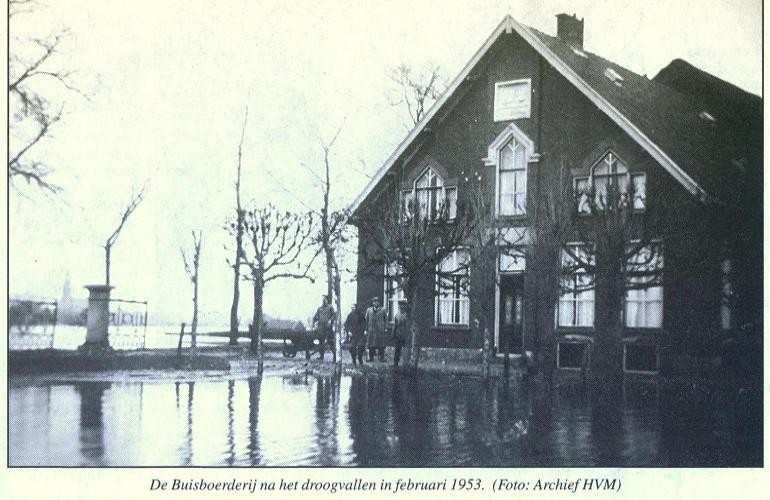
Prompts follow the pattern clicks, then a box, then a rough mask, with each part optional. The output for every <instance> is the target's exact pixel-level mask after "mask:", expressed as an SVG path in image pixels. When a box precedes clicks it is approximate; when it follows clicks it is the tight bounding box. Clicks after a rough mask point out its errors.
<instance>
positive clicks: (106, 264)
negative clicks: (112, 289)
mask: <svg viewBox="0 0 770 500" xmlns="http://www.w3.org/2000/svg"><path fill="white" fill-rule="evenodd" d="M111 250H112V245H109V244H108V245H105V246H104V284H105V285H107V286H110V251H111Z"/></svg>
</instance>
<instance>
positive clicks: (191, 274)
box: [179, 231, 203, 356]
mask: <svg viewBox="0 0 770 500" xmlns="http://www.w3.org/2000/svg"><path fill="white" fill-rule="evenodd" d="M192 238H193V254H192V262H190V261H189V259H188V258H187V253H186V252H185V251H184V249H183V248H180V249H179V251H180V253H181V254H182V262H183V263H184V270H185V272H186V273H187V277H188V278H190V282H191V283H192V286H193V297H192V302H193V315H192V323H191V325H190V353H191V354H192V355H193V356H194V355H195V351H196V348H197V345H196V344H197V342H196V339H197V333H198V283H199V276H200V264H201V244H202V243H203V232H202V231H198V232H197V233H196V232H195V231H193V232H192ZM182 328H183V329H184V327H182ZM180 339H181V336H180ZM180 345H181V344H180Z"/></svg>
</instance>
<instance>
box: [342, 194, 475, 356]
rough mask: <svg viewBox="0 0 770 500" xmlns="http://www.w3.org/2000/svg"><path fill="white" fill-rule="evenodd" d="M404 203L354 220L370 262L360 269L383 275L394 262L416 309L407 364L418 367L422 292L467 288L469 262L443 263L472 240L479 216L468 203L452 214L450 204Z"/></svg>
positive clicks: (401, 285) (399, 280) (396, 277)
mask: <svg viewBox="0 0 770 500" xmlns="http://www.w3.org/2000/svg"><path fill="white" fill-rule="evenodd" d="M396 192H397V193H398V190H396ZM396 196H397V195H396ZM401 208H402V209H401V210H399V204H397V203H395V204H390V205H387V206H382V207H372V208H369V209H368V210H365V211H363V212H361V213H360V214H357V215H356V218H355V220H354V221H353V223H354V224H355V225H356V227H357V228H358V235H359V239H361V240H363V245H362V246H361V251H362V252H363V255H364V262H365V263H366V264H365V265H364V266H363V268H362V269H360V270H359V273H361V274H365V275H370V276H375V277H377V278H382V277H383V274H384V272H383V271H384V269H385V267H386V266H388V267H389V268H391V269H393V270H394V273H393V275H391V276H390V278H392V279H394V280H395V281H396V282H397V285H398V288H400V289H401V290H403V292H404V297H405V299H406V301H407V303H408V305H409V306H410V307H409V310H410V311H412V313H411V315H410V318H409V323H410V334H411V335H410V337H411V338H410V342H409V348H408V349H407V350H406V353H405V354H406V356H405V358H406V359H405V364H406V365H412V366H413V367H417V365H418V363H419V351H420V344H419V337H420V334H419V331H418V329H419V327H418V323H417V321H416V319H415V314H416V311H417V310H418V309H417V302H418V297H419V296H421V295H426V294H427V295H428V296H434V295H435V294H437V293H441V291H443V290H448V289H454V288H456V287H457V286H459V287H461V288H463V289H466V290H467V287H468V281H467V270H468V265H469V263H468V262H459V263H458V264H457V265H456V266H454V267H453V268H451V269H449V268H445V267H444V266H440V264H441V263H442V262H444V260H445V259H446V258H447V257H448V256H450V255H451V254H453V253H454V252H455V251H456V250H458V249H460V248H463V247H464V246H465V245H466V243H467V241H468V238H469V236H470V234H471V233H472V231H473V230H474V227H475V219H474V215H473V213H472V211H471V210H469V209H468V207H467V206H464V205H458V206H457V208H456V213H454V214H452V215H454V216H453V217H451V218H450V207H449V205H448V203H442V204H440V205H438V206H435V207H433V209H430V208H428V207H426V206H420V203H419V202H417V200H413V201H412V202H410V203H405V204H404V206H403V207H401ZM434 280H435V281H434ZM437 284H438V286H436V285H437Z"/></svg>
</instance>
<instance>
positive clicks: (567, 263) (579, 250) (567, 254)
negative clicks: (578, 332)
mask: <svg viewBox="0 0 770 500" xmlns="http://www.w3.org/2000/svg"><path fill="white" fill-rule="evenodd" d="M591 259H592V255H590V253H589V252H588V251H587V247H586V246H585V245H580V244H577V245H570V246H569V247H568V248H567V249H564V250H562V256H561V266H562V278H561V282H560V292H559V304H558V307H557V324H558V326H563V327H592V326H594V302H595V297H594V288H593V281H594V280H593V275H591V274H590V273H588V270H587V269H586V267H588V265H589V264H590V263H591Z"/></svg>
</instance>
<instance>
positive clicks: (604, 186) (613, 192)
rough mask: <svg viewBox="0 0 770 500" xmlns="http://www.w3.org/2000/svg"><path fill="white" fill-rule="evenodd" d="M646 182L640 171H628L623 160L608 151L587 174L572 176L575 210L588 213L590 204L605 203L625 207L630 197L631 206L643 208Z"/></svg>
mask: <svg viewBox="0 0 770 500" xmlns="http://www.w3.org/2000/svg"><path fill="white" fill-rule="evenodd" d="M646 184H647V183H646V177H645V175H644V174H643V173H633V174H631V173H629V171H628V166H627V165H626V164H625V163H624V162H623V160H621V159H620V158H618V156H617V155H616V154H615V153H613V152H612V151H609V152H607V154H605V155H604V157H603V158H602V159H601V160H599V162H597V163H596V165H594V167H593V168H592V169H591V176H590V177H578V178H577V179H575V191H576V194H577V197H578V213H581V214H588V213H591V206H592V205H593V206H594V207H596V210H604V209H605V208H606V207H608V206H616V207H625V206H627V204H628V201H629V199H630V198H631V197H633V209H634V210H644V206H645V201H646V200H645V197H646V187H647V186H646ZM629 186H630V189H629Z"/></svg>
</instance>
